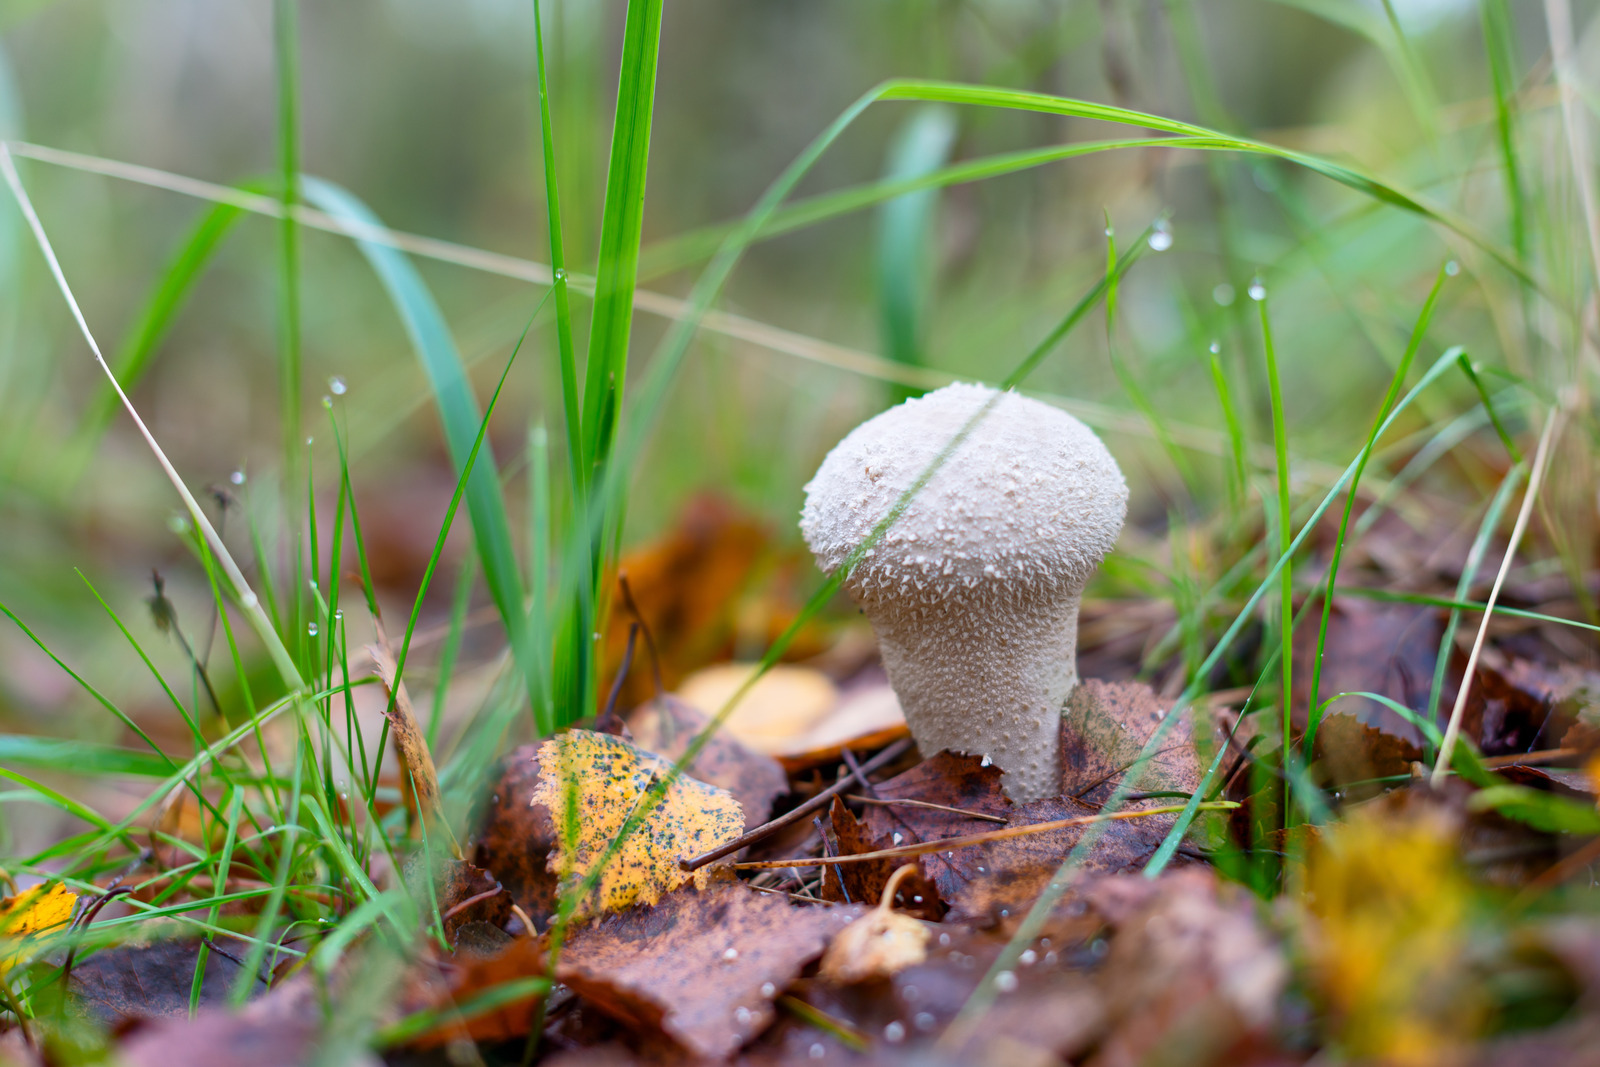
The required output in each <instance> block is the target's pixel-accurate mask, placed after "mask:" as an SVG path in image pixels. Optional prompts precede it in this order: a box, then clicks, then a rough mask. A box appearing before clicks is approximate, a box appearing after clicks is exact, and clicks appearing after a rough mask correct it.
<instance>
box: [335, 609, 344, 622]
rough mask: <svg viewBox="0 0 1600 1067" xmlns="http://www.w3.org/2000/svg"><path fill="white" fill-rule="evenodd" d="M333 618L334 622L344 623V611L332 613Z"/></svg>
mask: <svg viewBox="0 0 1600 1067" xmlns="http://www.w3.org/2000/svg"><path fill="white" fill-rule="evenodd" d="M333 617H334V620H335V621H336V622H343V621H344V609H343V608H340V609H339V610H338V611H336V612H334V613H333Z"/></svg>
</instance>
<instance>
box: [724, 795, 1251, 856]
mask: <svg viewBox="0 0 1600 1067" xmlns="http://www.w3.org/2000/svg"><path fill="white" fill-rule="evenodd" d="M1238 806H1239V804H1238V803H1237V802H1236V801H1232V800H1217V801H1210V802H1207V803H1205V804H1201V805H1200V807H1199V810H1200V811H1231V810H1232V809H1234V808H1237V807H1238ZM1183 809H1184V805H1182V804H1174V805H1171V806H1168V807H1163V808H1144V809H1141V810H1139V811H1118V812H1113V813H1112V814H1110V815H1080V816H1078V817H1077V818H1074V819H1054V820H1052V821H1050V822H1038V823H1033V824H1032V825H1029V826H1008V827H1006V828H1005V829H1004V830H987V831H985V832H984V833H981V834H964V835H963V836H961V837H944V838H940V839H939V840H937V841H918V842H916V843H914V844H910V845H898V846H896V847H894V848H880V849H878V850H877V851H876V852H858V853H856V854H855V855H852V856H821V857H811V858H800V859H787V860H751V861H749V862H747V863H735V864H734V865H733V869H734V870H736V871H757V870H772V869H774V868H778V867H824V866H833V865H834V864H838V863H868V862H870V861H872V860H887V859H897V858H899V857H901V856H926V855H929V854H930V853H933V852H944V851H946V850H947V849H950V850H953V849H958V848H967V847H968V846H970V845H982V844H986V843H988V842H990V841H1003V840H1005V839H1007V838H1011V837H1026V836H1028V835H1029V834H1042V833H1048V832H1049V831H1051V830H1066V829H1070V828H1072V827H1075V826H1088V825H1090V824H1091V823H1097V822H1112V821H1120V820H1123V819H1143V818H1145V817H1147V816H1150V815H1174V814H1176V813H1178V812H1180V811H1182V810H1183Z"/></svg>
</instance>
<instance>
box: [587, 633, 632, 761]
mask: <svg viewBox="0 0 1600 1067" xmlns="http://www.w3.org/2000/svg"><path fill="white" fill-rule="evenodd" d="M638 640H639V624H638V623H632V624H630V625H629V626H628V647H627V648H625V649H623V651H622V662H621V663H620V664H618V666H617V676H616V677H615V678H613V679H612V680H611V692H609V693H607V694H606V704H605V707H604V708H602V709H600V714H599V715H596V716H595V720H594V728H595V729H596V730H598V731H599V732H601V733H603V734H620V733H621V732H622V729H621V728H622V720H621V719H619V718H618V717H617V700H618V699H619V698H620V697H621V696H622V684H623V683H624V682H626V681H627V680H628V671H630V670H631V669H633V646H634V644H635V643H637V642H638Z"/></svg>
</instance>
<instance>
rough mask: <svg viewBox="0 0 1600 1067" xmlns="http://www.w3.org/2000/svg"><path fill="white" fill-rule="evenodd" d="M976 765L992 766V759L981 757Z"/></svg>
mask: <svg viewBox="0 0 1600 1067" xmlns="http://www.w3.org/2000/svg"><path fill="white" fill-rule="evenodd" d="M978 766H980V767H992V766H994V760H992V759H990V758H989V757H988V756H985V757H983V759H981V760H979V761H978Z"/></svg>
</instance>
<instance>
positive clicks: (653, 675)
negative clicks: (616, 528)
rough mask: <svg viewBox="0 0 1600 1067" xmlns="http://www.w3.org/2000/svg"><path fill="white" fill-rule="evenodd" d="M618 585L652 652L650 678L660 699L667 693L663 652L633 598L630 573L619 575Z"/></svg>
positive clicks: (624, 601)
mask: <svg viewBox="0 0 1600 1067" xmlns="http://www.w3.org/2000/svg"><path fill="white" fill-rule="evenodd" d="M617 586H618V588H620V589H621V590H622V603H623V605H624V606H625V607H626V608H627V609H628V614H630V615H632V616H633V618H634V621H635V622H637V623H638V624H639V632H640V634H641V635H642V636H643V637H644V650H645V651H646V652H648V653H650V680H651V681H652V682H654V683H655V687H656V699H657V700H660V699H661V698H662V697H664V696H666V695H667V685H666V682H665V681H663V680H662V677H661V653H660V652H659V651H658V650H657V649H656V639H655V637H654V636H653V635H652V634H651V633H650V624H649V623H648V622H646V621H645V617H644V612H642V611H640V610H639V603H638V601H636V600H634V599H633V586H631V585H629V584H628V575H627V574H626V573H619V574H618V575H617Z"/></svg>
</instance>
